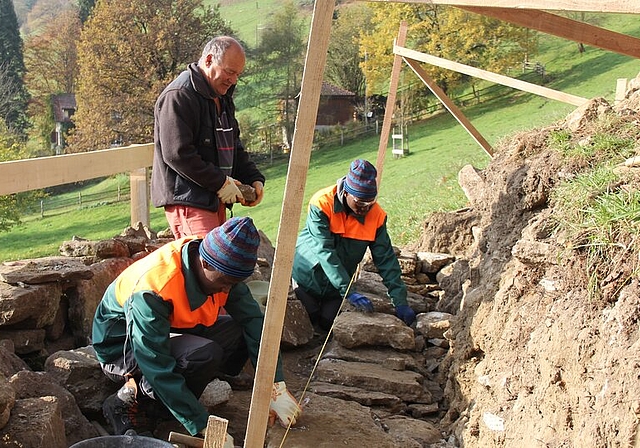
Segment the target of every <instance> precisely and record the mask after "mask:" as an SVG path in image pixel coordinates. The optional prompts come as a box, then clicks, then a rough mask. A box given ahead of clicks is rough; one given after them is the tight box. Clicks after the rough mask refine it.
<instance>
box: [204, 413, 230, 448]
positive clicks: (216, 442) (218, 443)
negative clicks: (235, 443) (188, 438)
mask: <svg viewBox="0 0 640 448" xmlns="http://www.w3.org/2000/svg"><path fill="white" fill-rule="evenodd" d="M228 423H229V422H228V420H226V419H224V418H221V417H218V416H215V415H210V416H209V420H207V427H206V428H205V431H204V446H203V448H224V443H225V441H226V439H227V425H228Z"/></svg>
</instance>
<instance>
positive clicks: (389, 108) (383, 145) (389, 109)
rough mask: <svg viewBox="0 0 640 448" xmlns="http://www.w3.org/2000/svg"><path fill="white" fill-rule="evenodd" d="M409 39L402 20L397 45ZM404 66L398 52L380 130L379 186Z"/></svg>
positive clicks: (405, 23)
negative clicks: (399, 81)
mask: <svg viewBox="0 0 640 448" xmlns="http://www.w3.org/2000/svg"><path fill="white" fill-rule="evenodd" d="M406 40H407V22H406V21H404V20H403V21H402V22H400V30H399V31H398V37H397V39H396V42H395V43H394V46H395V45H398V46H400V47H404V44H405V42H406ZM401 68H402V56H398V55H397V54H396V55H394V57H393V68H392V69H391V82H390V84H389V94H388V95H387V105H386V106H385V108H384V120H383V121H382V131H381V132H380V144H379V145H378V159H377V161H376V168H377V170H378V177H377V178H376V181H377V182H378V188H380V181H381V180H382V169H383V168H384V158H385V156H386V154H387V145H388V144H389V132H390V130H391V121H392V120H393V112H394V109H395V106H396V94H397V92H398V80H399V79H400V69H401Z"/></svg>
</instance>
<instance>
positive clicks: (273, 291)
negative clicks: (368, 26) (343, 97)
mask: <svg viewBox="0 0 640 448" xmlns="http://www.w3.org/2000/svg"><path fill="white" fill-rule="evenodd" d="M334 6H335V0H317V1H316V3H315V6H314V11H313V19H312V21H311V31H310V33H309V42H308V44H307V56H306V60H305V64H304V73H303V75H302V85H301V90H300V107H299V108H298V116H297V118H296V125H295V129H294V132H293V144H292V147H291V157H290V159H289V171H288V172H287V181H286V184H285V189H284V197H283V200H282V212H281V214H280V224H279V227H278V236H277V240H276V241H277V242H276V251H275V255H274V262H273V270H272V272H271V281H270V283H269V292H268V297H267V308H266V311H265V321H264V327H263V328H262V337H261V340H260V352H259V354H258V365H257V366H256V377H255V381H254V384H253V393H252V395H251V406H250V407H249V421H248V423H247V433H246V437H245V442H244V446H245V447H246V448H262V447H263V446H264V439H265V434H266V430H267V420H268V418H269V400H270V398H271V391H272V388H273V380H274V375H275V371H276V363H277V359H278V352H279V348H280V338H281V337H282V326H283V323H284V315H285V312H286V308H287V296H288V293H289V284H290V279H291V268H292V266H293V254H294V251H295V244H296V238H297V235H298V227H299V224H300V212H301V211H302V201H303V198H304V187H305V184H306V180H307V170H308V169H309V159H310V157H311V146H312V144H313V133H314V129H315V124H316V118H317V116H318V104H319V103H320V90H321V87H322V76H323V73H324V67H325V63H326V60H327V48H328V47H329V34H330V32H331V20H332V17H333V9H334Z"/></svg>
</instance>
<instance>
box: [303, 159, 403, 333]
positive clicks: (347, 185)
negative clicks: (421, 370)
mask: <svg viewBox="0 0 640 448" xmlns="http://www.w3.org/2000/svg"><path fill="white" fill-rule="evenodd" d="M376 176H377V171H376V169H375V167H374V166H373V165H372V164H371V163H369V162H368V161H366V160H362V159H358V160H354V161H353V162H352V163H351V166H350V168H349V172H348V173H347V175H346V176H344V177H342V178H341V179H338V182H337V183H336V184H335V185H332V186H329V187H326V188H324V189H322V190H320V191H318V192H317V193H315V194H314V195H313V196H312V197H311V200H310V201H309V212H308V215H307V222H306V224H305V226H304V228H303V229H302V231H301V232H300V235H299V236H298V241H297V244H296V253H295V258H294V260H293V273H292V276H293V280H294V282H295V286H296V289H295V292H296V296H297V297H298V299H299V300H300V301H301V302H302V304H303V305H304V307H305V308H306V310H307V312H308V314H309V317H310V318H311V322H312V323H314V324H317V325H319V326H320V327H321V328H322V329H324V330H327V329H329V328H330V327H331V325H332V324H333V320H334V319H335V316H336V314H337V313H338V311H339V309H340V305H341V303H342V299H343V298H344V297H345V295H346V299H347V300H348V301H349V302H350V303H351V304H352V305H354V306H355V307H356V308H357V309H360V310H363V311H373V305H372V303H371V301H370V300H369V299H368V298H367V297H365V296H364V295H362V294H360V293H358V292H355V291H354V288H351V289H350V288H349V286H350V283H351V278H352V276H353V274H354V273H355V272H356V269H357V267H358V264H359V263H360V262H361V261H362V258H363V257H364V255H365V253H366V251H367V249H370V250H371V255H372V257H373V262H374V264H375V265H376V267H377V268H378V271H379V273H380V276H381V277H382V281H383V283H384V285H385V286H386V287H387V291H388V294H389V296H390V298H391V301H392V303H393V305H394V306H395V309H396V315H397V316H398V317H399V318H401V319H402V320H403V321H404V322H405V323H406V324H407V325H411V324H412V323H413V321H414V320H415V313H414V311H413V310H412V309H411V307H410V306H409V305H408V304H407V287H406V285H405V284H404V282H403V281H402V279H401V277H400V276H401V270H400V264H399V262H398V258H397V257H396V255H395V252H394V251H393V246H392V245H391V239H390V238H389V234H388V233H387V214H386V213H385V211H384V210H383V209H382V207H380V205H379V204H378V202H377V200H376V198H377V195H378V188H377V184H376Z"/></svg>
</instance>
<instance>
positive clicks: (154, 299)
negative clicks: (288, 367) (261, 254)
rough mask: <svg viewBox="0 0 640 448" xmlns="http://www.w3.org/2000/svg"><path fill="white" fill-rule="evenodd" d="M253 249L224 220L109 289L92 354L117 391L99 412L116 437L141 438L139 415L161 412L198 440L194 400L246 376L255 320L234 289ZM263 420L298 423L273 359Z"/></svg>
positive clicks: (256, 333) (246, 221)
mask: <svg viewBox="0 0 640 448" xmlns="http://www.w3.org/2000/svg"><path fill="white" fill-rule="evenodd" d="M259 243H260V237H259V235H258V231H257V230H256V228H255V226H254V224H253V221H252V220H251V219H250V218H237V217H236V218H232V219H230V220H228V221H226V222H225V223H224V224H223V225H221V226H220V227H216V228H215V229H213V230H212V231H210V232H209V233H207V235H206V236H205V237H204V238H203V239H199V238H198V237H192V236H190V237H185V238H181V239H179V240H176V241H173V242H171V243H168V244H166V245H164V246H162V247H161V248H159V249H157V250H156V251H154V252H153V253H151V254H149V255H147V256H146V257H145V258H142V259H140V260H138V261H136V262H135V263H133V264H132V265H131V266H129V267H128V268H127V269H125V270H124V271H123V272H122V273H121V274H120V275H119V276H118V277H117V278H116V279H115V280H114V281H113V283H111V285H109V287H108V288H107V290H106V292H105V294H104V296H103V298H102V301H101V302H100V304H99V305H98V307H97V309H96V313H95V317H94V320H93V347H94V349H95V351H96V355H97V357H98V360H99V361H100V365H101V366H102V370H103V372H104V373H105V375H107V377H109V378H110V379H111V380H113V381H116V382H125V384H124V385H123V386H122V387H121V388H120V390H118V392H116V393H115V394H113V395H111V396H110V397H108V398H107V399H106V400H105V402H104V404H103V411H104V414H105V417H106V418H107V420H108V421H109V423H110V424H111V425H112V427H113V430H114V432H115V433H116V434H124V433H125V432H126V431H127V430H129V429H134V430H136V431H137V432H140V430H141V429H145V428H140V426H141V425H140V424H141V422H142V421H144V419H145V416H144V415H143V414H142V413H144V412H145V409H146V410H153V409H157V408H158V407H162V406H163V405H164V406H166V408H167V409H168V410H169V411H170V412H171V414H173V416H174V417H175V418H176V419H177V420H178V421H179V422H180V423H181V424H182V425H183V426H184V427H185V428H186V430H187V431H189V433H190V434H191V435H196V434H198V433H203V431H204V429H205V428H206V425H207V421H208V417H209V414H208V412H207V409H206V408H205V407H204V406H203V405H202V404H201V403H200V402H199V401H198V399H199V397H200V395H201V394H202V392H203V391H204V389H205V387H206V386H207V384H208V383H209V382H210V381H211V380H213V379H214V378H216V377H219V376H222V375H230V376H234V375H238V374H239V373H240V372H241V371H242V369H243V367H244V365H245V363H246V361H247V359H251V362H252V363H253V365H254V367H255V365H256V362H257V355H258V349H259V346H260V337H261V334H262V326H263V322H264V315H263V313H262V312H261V311H260V307H259V305H258V303H257V302H256V301H255V300H254V299H253V297H252V296H251V292H250V291H249V289H248V287H247V286H246V284H245V283H243V282H242V280H244V279H246V278H247V277H249V276H250V275H251V274H252V273H253V270H254V268H255V264H256V259H257V250H258V245H259ZM222 307H224V310H225V311H226V314H222V313H220V309H221V308H222ZM269 413H270V417H271V419H272V420H273V419H274V418H277V419H278V420H279V421H280V423H281V424H282V425H283V426H287V425H288V424H289V423H291V424H294V423H295V422H296V419H297V418H298V417H299V415H300V413H301V409H300V407H299V406H298V403H297V402H296V400H295V399H294V398H293V396H292V395H291V394H290V393H289V392H288V391H287V387H286V384H285V382H284V376H283V370H282V363H281V360H280V359H278V364H277V367H276V374H275V384H274V385H273V393H272V396H271V402H270V409H269ZM147 429H148V428H147Z"/></svg>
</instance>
